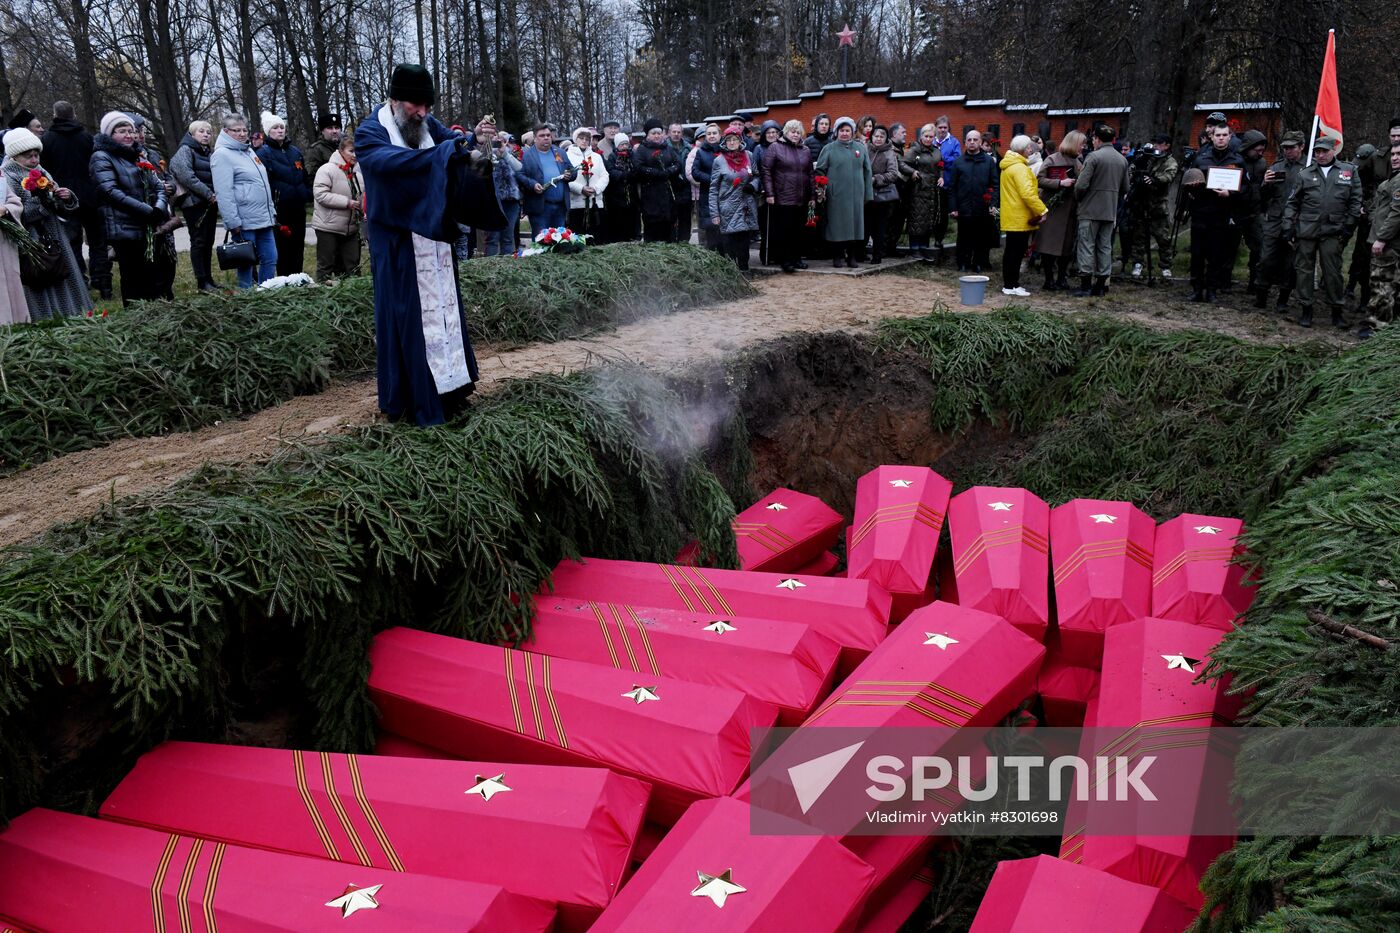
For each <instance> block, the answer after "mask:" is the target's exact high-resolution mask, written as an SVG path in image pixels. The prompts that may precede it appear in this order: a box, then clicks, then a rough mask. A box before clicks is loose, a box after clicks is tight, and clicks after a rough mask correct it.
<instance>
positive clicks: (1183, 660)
mask: <svg viewBox="0 0 1400 933" xmlns="http://www.w3.org/2000/svg"><path fill="white" fill-rule="evenodd" d="M1162 660H1163V661H1166V662H1167V670H1169V671H1171V670H1176V669H1177V668H1178V667H1179V668H1181V669H1182V670H1183V671H1185V672H1186V673H1188V674H1194V673H1196V665H1197V664H1200V663H1201V659H1200V658H1188V657H1187V656H1186V655H1184V654H1164V655H1162Z"/></svg>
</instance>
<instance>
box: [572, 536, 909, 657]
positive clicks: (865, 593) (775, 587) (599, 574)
mask: <svg viewBox="0 0 1400 933" xmlns="http://www.w3.org/2000/svg"><path fill="white" fill-rule="evenodd" d="M551 585H552V592H553V593H557V594H559V595H561V596H578V597H582V598H584V599H592V600H596V601H598V602H611V603H621V604H624V605H633V606H659V607H661V608H665V609H684V610H685V611H686V612H696V613H701V614H703V615H708V616H713V617H715V618H720V619H723V618H729V617H731V616H748V617H751V618H758V619H779V620H782V621H785V622H801V623H803V624H805V625H810V626H811V627H812V628H814V629H816V630H817V631H818V632H820V633H821V634H823V635H825V636H826V637H827V638H830V639H831V640H832V641H834V642H836V643H837V644H838V645H840V646H841V666H840V668H838V670H837V676H838V677H839V676H841V675H842V674H843V673H844V672H845V671H847V670H849V669H850V668H852V667H854V666H855V665H856V664H857V663H859V661H860V659H861V658H863V657H865V656H866V655H867V654H869V653H870V652H871V651H872V650H873V649H874V648H875V646H876V645H878V644H879V643H880V642H881V641H882V640H883V639H884V637H885V633H886V632H887V631H888V630H889V625H888V622H889V618H890V594H889V593H886V592H885V591H884V590H883V589H881V588H880V587H878V586H875V585H874V584H871V583H868V582H866V581H864V580H847V579H841V578H836V577H806V576H797V575H795V574H776V573H753V572H751V571H744V570H711V569H708V568H699V567H681V566H676V565H671V564H643V563H634V562H632V561H624V560H602V559H598V558H590V559H588V560H586V561H571V560H569V561H563V562H561V563H560V564H559V566H558V567H555V568H554V577H553V580H552V584H547V585H546V588H545V590H544V592H545V593H546V594H548V593H550V592H551V590H550V588H549V587H550V586H551Z"/></svg>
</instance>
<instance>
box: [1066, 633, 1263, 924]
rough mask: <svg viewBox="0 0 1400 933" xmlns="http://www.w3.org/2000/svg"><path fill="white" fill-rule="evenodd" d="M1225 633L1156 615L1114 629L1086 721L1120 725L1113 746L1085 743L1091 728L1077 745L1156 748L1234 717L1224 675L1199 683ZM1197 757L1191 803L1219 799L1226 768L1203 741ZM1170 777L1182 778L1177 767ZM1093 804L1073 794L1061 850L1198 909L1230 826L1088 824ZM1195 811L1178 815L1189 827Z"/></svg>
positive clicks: (1227, 843)
mask: <svg viewBox="0 0 1400 933" xmlns="http://www.w3.org/2000/svg"><path fill="white" fill-rule="evenodd" d="M1223 637H1224V633H1223V632H1221V631H1219V630H1218V629H1212V628H1206V627H1204V626H1199V625H1191V624H1190V623H1186V622H1178V621H1174V620H1170V619H1156V618H1147V619H1139V620H1137V621H1136V622H1130V623H1128V624H1127V625H1115V626H1114V627H1113V628H1111V629H1109V630H1108V633H1107V634H1106V635H1105V637H1104V655H1103V675H1102V678H1101V680H1100V683H1099V694H1098V697H1097V699H1096V701H1095V703H1094V705H1093V707H1092V712H1091V716H1092V718H1091V720H1090V721H1088V722H1086V725H1088V726H1091V727H1098V728H1100V729H1107V728H1109V727H1112V728H1114V729H1115V730H1116V729H1117V728H1119V727H1121V728H1122V729H1123V732H1122V736H1121V738H1120V739H1118V740H1115V741H1114V742H1113V743H1112V745H1113V747H1112V748H1089V747H1087V743H1088V742H1089V740H1090V737H1091V735H1092V734H1091V733H1086V734H1085V740H1086V746H1084V747H1081V748H1080V755H1082V756H1085V757H1090V756H1093V755H1105V754H1112V755H1129V756H1132V757H1136V756H1138V755H1141V754H1143V753H1145V752H1150V750H1151V745H1152V744H1153V743H1154V742H1158V741H1162V737H1163V736H1171V735H1173V734H1175V735H1177V736H1179V737H1178V738H1175V739H1168V740H1169V741H1172V742H1173V743H1174V744H1178V745H1179V744H1180V743H1181V742H1184V741H1191V735H1192V733H1191V730H1199V729H1204V728H1208V727H1211V726H1228V725H1230V724H1231V721H1232V720H1233V719H1234V716H1235V715H1236V713H1238V712H1239V708H1240V702H1241V701H1240V699H1239V698H1238V697H1230V696H1226V695H1225V689H1226V687H1227V686H1228V681H1217V682H1215V683H1213V684H1202V683H1193V681H1194V680H1195V679H1196V677H1197V675H1198V674H1199V673H1200V672H1201V670H1202V669H1203V668H1204V666H1205V664H1206V662H1207V661H1208V659H1209V656H1210V652H1211V651H1212V650H1213V649H1214V648H1215V646H1216V644H1218V643H1219V642H1220V640H1221V639H1222V638H1223ZM1168 730H1170V731H1168ZM1102 738H1103V736H1102V735H1100V736H1099V739H1100V740H1101V739H1102ZM1200 760H1201V767H1202V772H1201V774H1200V779H1199V780H1192V781H1190V782H1189V786H1190V787H1191V788H1193V789H1194V798H1193V799H1194V800H1195V804H1194V806H1195V807H1197V808H1199V807H1204V806H1210V807H1211V808H1212V809H1217V810H1218V809H1221V808H1222V804H1221V803H1220V802H1221V801H1222V800H1223V799H1224V797H1225V795H1227V794H1228V793H1229V786H1228V784H1229V776H1228V775H1222V774H1219V773H1210V772H1208V770H1207V758H1206V755H1205V753H1204V750H1202V752H1201V759H1200ZM1174 774H1176V773H1175V772H1174ZM1174 780H1175V781H1177V782H1178V784H1179V782H1180V776H1179V774H1176V776H1175V777H1174ZM1092 806H1093V802H1092V801H1090V802H1080V801H1071V802H1070V806H1069V810H1068V813H1067V814H1066V817H1065V827H1066V835H1065V837H1064V839H1063V841H1062V842H1061V846H1060V858H1062V859H1066V860H1069V861H1073V862H1082V863H1083V864H1085V865H1088V866H1091V867H1094V868H1100V869H1103V870H1104V871H1107V872H1109V873H1111V874H1114V875H1117V876H1119V877H1121V878H1126V879H1127V880H1129V881H1137V882H1141V883H1143V884H1148V885H1152V886H1153V887H1157V888H1161V889H1162V890H1164V891H1166V892H1167V893H1168V894H1170V895H1171V896H1172V897H1174V898H1176V899H1177V900H1178V901H1180V902H1181V903H1182V904H1185V905H1186V906H1188V907H1190V908H1192V910H1198V909H1199V908H1200V906H1201V904H1202V902H1203V899H1202V896H1201V892H1200V889H1199V887H1198V885H1199V883H1200V879H1201V876H1202V875H1203V874H1204V873H1205V870H1206V869H1207V868H1208V867H1209V866H1210V863H1211V862H1212V861H1214V860H1215V858H1216V856H1218V855H1220V853H1222V852H1224V851H1225V850H1227V849H1229V848H1230V847H1231V846H1232V845H1233V844H1234V837H1233V836H1206V835H1180V836H1162V835H1138V836H1103V835H1092V834H1086V833H1085V832H1084V827H1085V825H1086V820H1087V819H1088V816H1087V813H1088V811H1089V808H1091V807H1092ZM1187 809H1190V808H1187ZM1192 817H1193V813H1192V812H1182V814H1181V822H1182V824H1183V825H1184V826H1187V827H1190V826H1191V825H1192Z"/></svg>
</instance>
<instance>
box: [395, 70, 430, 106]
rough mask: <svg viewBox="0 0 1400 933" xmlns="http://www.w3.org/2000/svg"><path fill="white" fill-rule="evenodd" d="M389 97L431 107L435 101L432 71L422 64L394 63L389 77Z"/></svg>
mask: <svg viewBox="0 0 1400 933" xmlns="http://www.w3.org/2000/svg"><path fill="white" fill-rule="evenodd" d="M389 99H390V100H402V101H407V102H408V103H410V104H425V105H427V106H429V107H431V106H432V105H433V104H435V103H437V90H436V89H435V88H434V87H433V74H432V72H430V71H429V70H428V69H426V68H424V67H423V66H422V65H395V66H394V73H393V75H391V76H390V78H389Z"/></svg>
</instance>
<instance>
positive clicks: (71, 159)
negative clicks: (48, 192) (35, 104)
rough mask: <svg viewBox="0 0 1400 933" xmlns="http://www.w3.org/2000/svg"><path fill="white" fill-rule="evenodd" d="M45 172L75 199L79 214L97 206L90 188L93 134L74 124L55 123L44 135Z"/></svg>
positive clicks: (80, 125)
mask: <svg viewBox="0 0 1400 933" xmlns="http://www.w3.org/2000/svg"><path fill="white" fill-rule="evenodd" d="M43 162H44V168H46V169H48V172H49V174H50V175H52V176H53V179H54V181H56V182H58V183H59V185H60V186H62V187H64V188H67V189H69V190H70V191H72V192H73V193H74V194H76V195H77V196H78V205H79V210H86V209H88V208H90V207H92V206H94V205H95V204H96V200H95V196H94V194H93V187H92V174H91V173H90V171H89V167H90V166H91V164H92V134H91V133H89V132H88V131H87V130H86V129H84V128H83V125H82V124H81V123H78V122H77V121H75V120H55V121H53V125H52V126H50V127H49V128H48V130H46V131H45V132H44V155H43Z"/></svg>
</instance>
